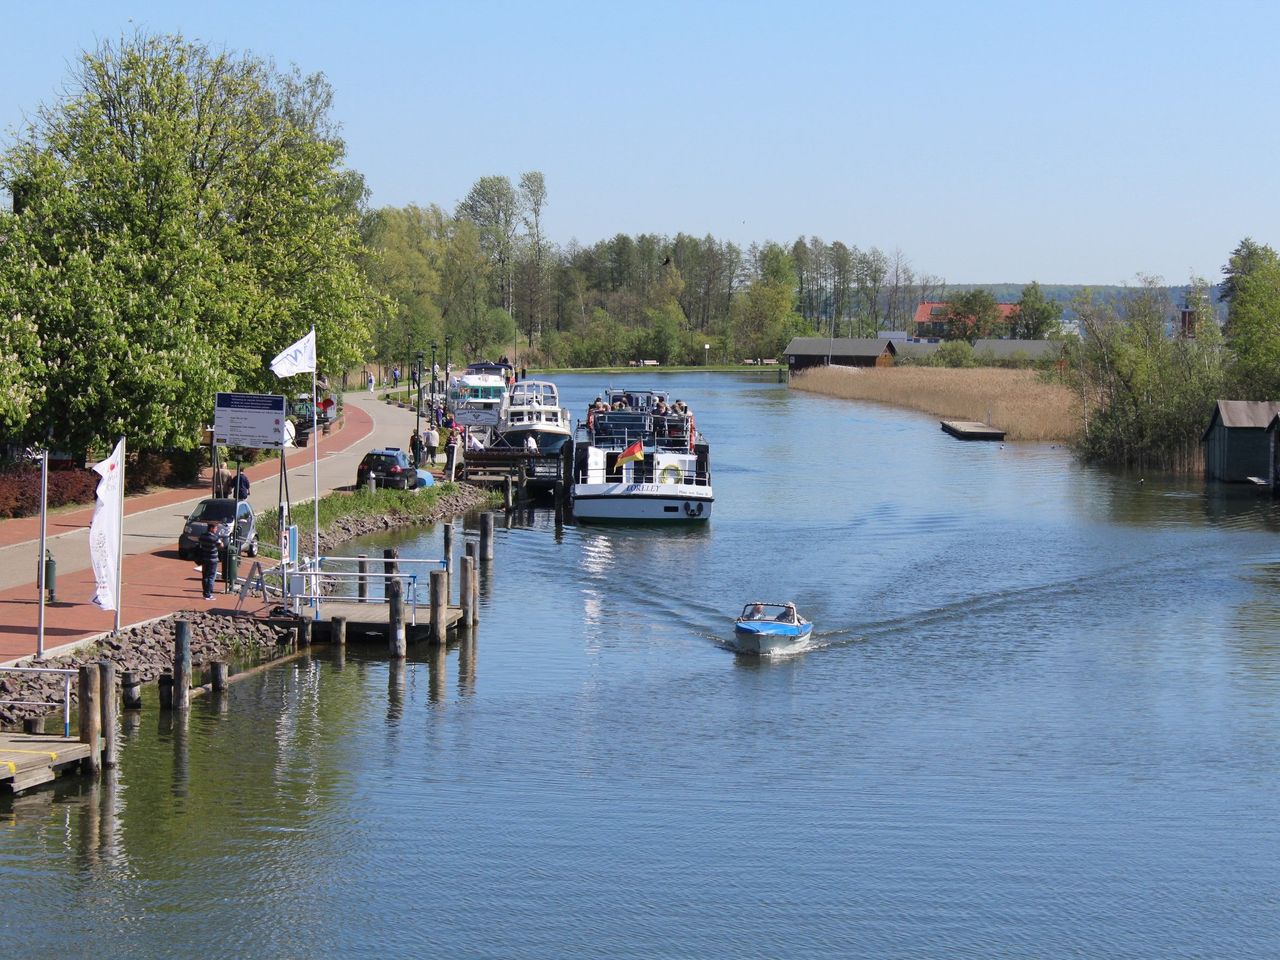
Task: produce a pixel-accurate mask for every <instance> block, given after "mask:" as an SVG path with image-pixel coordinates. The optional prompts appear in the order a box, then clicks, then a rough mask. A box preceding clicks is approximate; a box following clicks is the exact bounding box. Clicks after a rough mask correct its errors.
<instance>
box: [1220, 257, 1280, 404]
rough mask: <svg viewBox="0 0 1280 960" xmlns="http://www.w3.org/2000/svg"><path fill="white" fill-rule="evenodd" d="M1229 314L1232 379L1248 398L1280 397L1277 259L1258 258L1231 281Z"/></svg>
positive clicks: (1279, 262)
mask: <svg viewBox="0 0 1280 960" xmlns="http://www.w3.org/2000/svg"><path fill="white" fill-rule="evenodd" d="M1227 317H1228V330H1229V332H1230V344H1231V349H1232V352H1233V353H1234V362H1233V364H1232V370H1231V381H1232V384H1233V386H1234V388H1235V392H1236V393H1237V394H1238V395H1239V396H1240V397H1241V398H1243V399H1247V400H1274V399H1276V398H1277V397H1280V260H1277V258H1276V257H1275V255H1274V254H1272V255H1271V256H1263V257H1258V258H1257V259H1256V260H1255V262H1254V263H1253V264H1252V265H1251V266H1250V267H1249V269H1248V270H1247V271H1244V272H1241V273H1240V274H1239V275H1237V276H1236V277H1235V278H1234V280H1233V283H1232V295H1231V301H1230V307H1229V312H1228V314H1227Z"/></svg>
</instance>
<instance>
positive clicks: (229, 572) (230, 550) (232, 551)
mask: <svg viewBox="0 0 1280 960" xmlns="http://www.w3.org/2000/svg"><path fill="white" fill-rule="evenodd" d="M222 573H223V578H224V580H225V582H226V585H227V586H226V592H227V593H235V591H236V578H237V577H238V576H239V575H240V544H239V543H236V542H232V543H228V544H227V562H226V563H224V564H223V565H222Z"/></svg>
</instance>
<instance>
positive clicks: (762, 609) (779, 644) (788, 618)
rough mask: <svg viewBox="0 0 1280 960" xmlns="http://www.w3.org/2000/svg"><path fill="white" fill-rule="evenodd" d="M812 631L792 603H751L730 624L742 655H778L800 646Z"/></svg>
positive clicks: (811, 626)
mask: <svg viewBox="0 0 1280 960" xmlns="http://www.w3.org/2000/svg"><path fill="white" fill-rule="evenodd" d="M812 630H813V624H811V623H810V622H809V621H808V620H806V619H805V618H804V617H802V616H800V614H799V613H797V612H796V605H795V604H794V603H763V602H760V601H753V602H751V603H748V604H747V605H746V606H745V607H743V608H742V613H741V614H740V615H739V616H738V619H737V620H735V621H734V622H733V632H734V639H735V641H736V643H737V647H738V649H739V650H740V651H742V652H743V653H780V652H783V651H786V650H790V649H792V648H794V647H798V646H800V645H802V644H803V643H804V642H805V641H806V640H807V639H808V638H809V633H810V631H812Z"/></svg>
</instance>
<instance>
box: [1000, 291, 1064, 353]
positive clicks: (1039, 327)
mask: <svg viewBox="0 0 1280 960" xmlns="http://www.w3.org/2000/svg"><path fill="white" fill-rule="evenodd" d="M1061 329H1062V304H1060V303H1057V302H1056V301H1053V300H1046V299H1045V296H1044V292H1043V291H1041V289H1040V284H1038V283H1036V282H1035V281H1034V280H1033V281H1032V282H1031V283H1030V284H1028V285H1027V286H1025V287H1023V288H1022V298H1021V299H1020V300H1019V301H1018V306H1017V308H1016V309H1015V310H1014V311H1013V315H1012V316H1011V317H1010V318H1009V335H1010V336H1011V337H1013V339H1015V340H1043V339H1045V338H1046V337H1048V336H1049V334H1050V333H1054V332H1057V331H1059V330H1061Z"/></svg>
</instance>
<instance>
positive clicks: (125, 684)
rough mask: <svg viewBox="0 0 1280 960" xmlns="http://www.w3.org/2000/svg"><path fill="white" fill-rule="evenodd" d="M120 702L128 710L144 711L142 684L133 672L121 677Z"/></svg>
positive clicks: (125, 673)
mask: <svg viewBox="0 0 1280 960" xmlns="http://www.w3.org/2000/svg"><path fill="white" fill-rule="evenodd" d="M120 700H121V706H123V707H124V708H125V709H126V710H141V709H142V683H141V682H140V681H139V680H138V675H137V674H136V673H134V672H133V671H132V670H126V671H125V672H124V673H122V674H121V675H120Z"/></svg>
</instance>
